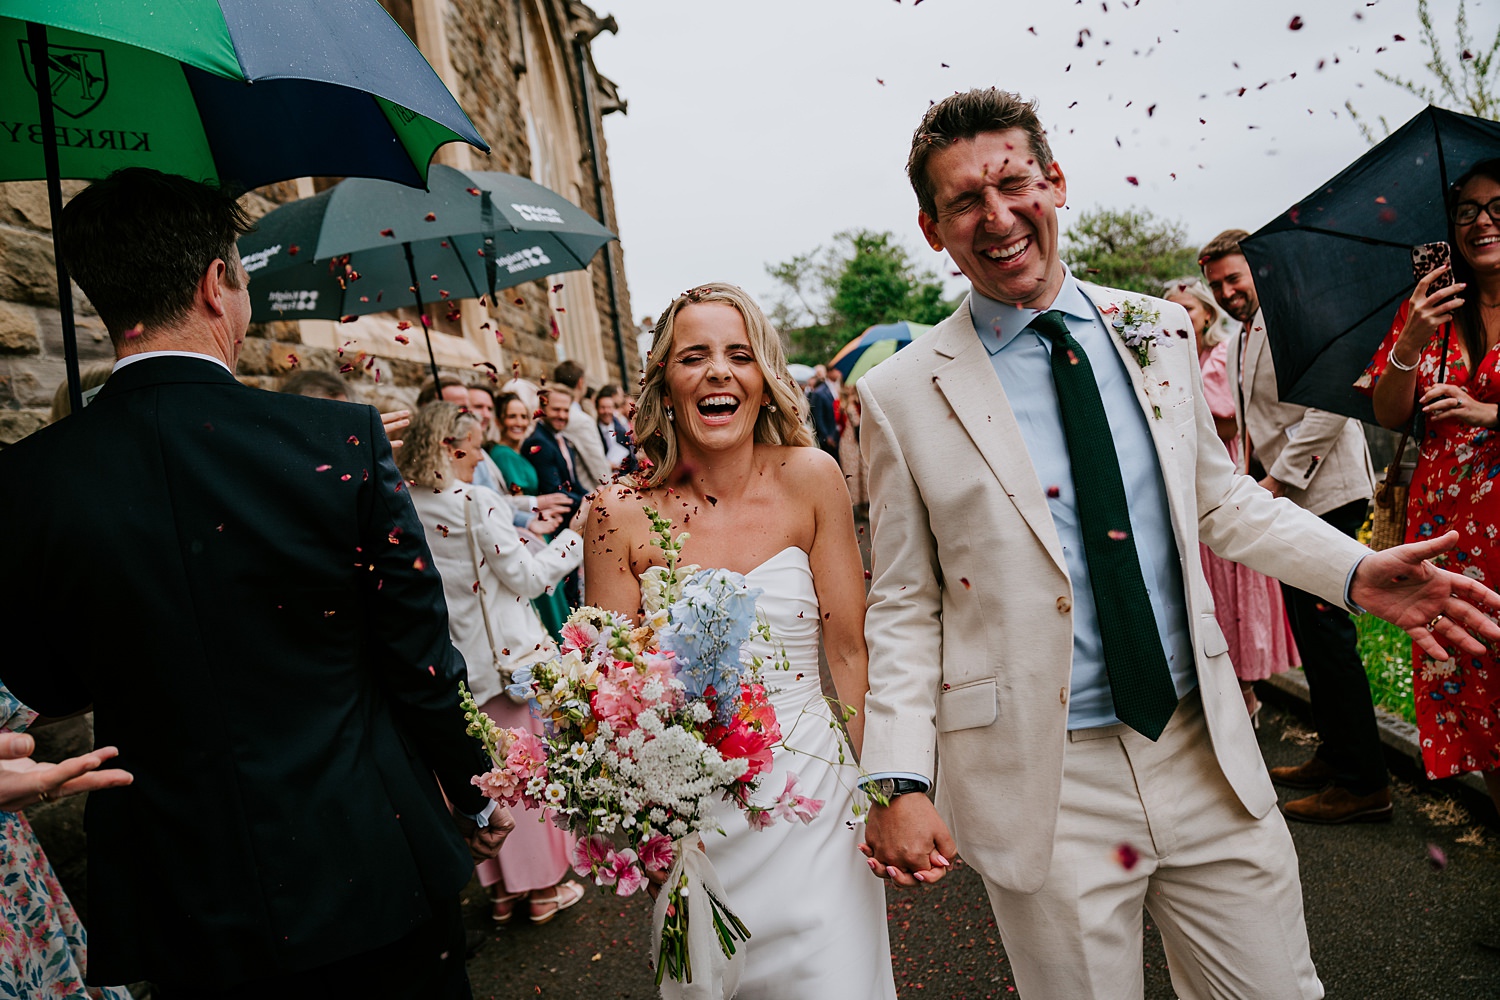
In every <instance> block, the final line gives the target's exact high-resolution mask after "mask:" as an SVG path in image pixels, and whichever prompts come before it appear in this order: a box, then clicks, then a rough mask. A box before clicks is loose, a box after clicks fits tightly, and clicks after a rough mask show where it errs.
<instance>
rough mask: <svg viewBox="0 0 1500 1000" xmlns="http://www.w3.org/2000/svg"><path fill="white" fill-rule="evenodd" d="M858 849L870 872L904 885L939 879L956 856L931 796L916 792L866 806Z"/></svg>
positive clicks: (955, 849) (928, 882) (956, 850)
mask: <svg viewBox="0 0 1500 1000" xmlns="http://www.w3.org/2000/svg"><path fill="white" fill-rule="evenodd" d="M860 850H861V851H863V852H864V854H865V856H866V857H868V858H869V859H870V871H871V872H873V873H874V874H876V875H878V876H880V877H881V878H888V879H890V880H891V882H892V883H894V884H895V885H899V886H902V887H906V888H909V887H911V886H914V885H917V884H919V883H921V884H927V885H930V884H931V883H933V882H936V881H938V880H940V879H941V878H942V877H943V876H944V875H946V874H948V870H949V869H950V868H951V867H952V866H953V860H952V859H953V858H956V857H957V856H958V847H957V845H955V844H954V843H953V835H952V834H951V833H949V832H948V826H947V824H945V823H944V822H943V819H942V817H941V816H939V815H938V813H937V809H936V808H935V807H934V806H933V804H932V800H931V799H929V798H928V797H927V796H925V795H920V794H918V793H916V792H910V793H908V794H906V795H898V796H897V797H896V798H894V799H892V800H891V804H890V805H888V806H882V805H872V806H871V807H870V815H869V817H868V818H867V819H866V820H865V843H864V844H861V845H860Z"/></svg>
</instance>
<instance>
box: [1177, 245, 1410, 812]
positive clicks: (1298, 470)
mask: <svg viewBox="0 0 1500 1000" xmlns="http://www.w3.org/2000/svg"><path fill="white" fill-rule="evenodd" d="M1249 235H1250V234H1249V233H1247V232H1245V231H1244V230H1243V229H1229V230H1225V231H1224V232H1222V233H1220V234H1219V235H1218V236H1215V237H1214V238H1213V239H1212V240H1210V241H1209V242H1208V243H1207V244H1206V245H1205V246H1204V247H1203V249H1202V251H1200V252H1199V255H1198V264H1199V267H1201V268H1202V271H1203V280H1204V282H1205V283H1206V284H1207V285H1208V287H1209V290H1210V291H1211V292H1213V296H1214V299H1215V301H1217V302H1218V304H1219V305H1220V306H1221V307H1222V308H1223V309H1224V311H1225V312H1227V313H1228V314H1229V315H1230V316H1232V317H1233V318H1234V319H1235V320H1237V321H1239V323H1240V324H1241V327H1240V330H1239V331H1238V335H1237V336H1236V337H1235V338H1234V339H1233V341H1231V342H1230V344H1229V349H1228V358H1227V360H1226V365H1225V367H1226V370H1227V373H1228V374H1227V378H1228V381H1229V385H1230V388H1232V389H1233V390H1234V397H1233V398H1234V402H1235V416H1236V419H1237V420H1238V421H1239V429H1240V433H1242V434H1243V435H1244V437H1245V438H1246V440H1247V442H1248V443H1247V444H1244V445H1242V446H1241V448H1240V458H1239V465H1238V466H1237V468H1239V469H1240V470H1241V471H1244V472H1249V471H1250V468H1251V466H1250V464H1249V462H1250V460H1251V459H1252V458H1254V459H1258V460H1259V461H1260V462H1261V463H1263V465H1264V469H1263V470H1258V471H1259V472H1263V475H1262V476H1261V479H1260V484H1261V486H1263V487H1264V488H1265V489H1267V490H1269V491H1270V492H1271V494H1272V495H1274V496H1278V497H1282V496H1284V497H1286V498H1287V499H1289V500H1291V501H1292V502H1293V503H1295V504H1296V505H1297V506H1299V507H1302V508H1303V509H1305V510H1308V511H1311V512H1312V513H1313V514H1316V515H1317V516H1318V517H1320V518H1321V519H1322V520H1323V522H1324V523H1325V524H1330V525H1332V526H1333V527H1335V528H1337V529H1338V530H1339V531H1342V532H1343V533H1344V534H1345V535H1348V536H1349V537H1350V538H1353V537H1354V536H1355V534H1356V533H1357V532H1358V531H1359V529H1360V528H1361V527H1362V526H1363V525H1364V523H1365V517H1366V516H1367V514H1368V513H1369V509H1370V497H1371V495H1372V494H1373V493H1374V490H1375V473H1374V471H1373V470H1372V469H1371V467H1370V451H1369V448H1368V447H1367V446H1366V444H1365V435H1364V431H1362V430H1361V429H1360V426H1359V421H1358V420H1352V419H1350V418H1349V417H1346V416H1343V415H1342V414H1338V413H1330V412H1328V411H1326V410H1319V409H1317V408H1315V407H1308V406H1301V405H1298V404H1296V403H1288V402H1285V401H1283V400H1282V399H1281V395H1280V389H1279V387H1278V386H1277V383H1276V367H1275V364H1274V363H1273V361H1272V358H1271V341H1270V338H1269V336H1268V335H1267V333H1266V322H1265V315H1264V314H1263V313H1262V311H1261V308H1260V297H1259V295H1258V293H1257V292H1256V289H1255V276H1254V274H1253V273H1252V272H1251V269H1250V265H1249V263H1247V262H1246V260H1245V255H1244V254H1243V253H1242V252H1241V251H1240V240H1242V239H1245V238H1247V237H1248V236H1249ZM1281 596H1282V600H1283V601H1284V602H1285V604H1286V611H1287V617H1288V618H1289V619H1290V620H1291V623H1292V634H1293V635H1294V636H1296V639H1297V651H1298V653H1299V654H1301V657H1302V661H1303V674H1304V675H1305V676H1306V677H1307V688H1308V694H1309V697H1310V699H1311V702H1312V715H1313V725H1314V727H1315V728H1316V729H1317V731H1318V736H1319V738H1320V742H1319V744H1318V748H1317V749H1316V750H1315V751H1314V752H1313V755H1312V756H1311V757H1310V758H1308V759H1307V760H1305V761H1303V762H1302V763H1300V764H1290V765H1287V766H1284V767H1273V768H1271V780H1272V781H1274V782H1276V783H1277V784H1278V785H1283V786H1285V787H1287V788H1299V789H1303V790H1304V791H1307V792H1309V793H1311V794H1308V795H1305V796H1303V797H1301V798H1296V799H1292V800H1291V801H1290V802H1287V803H1286V804H1285V805H1284V806H1282V812H1284V813H1286V815H1287V817H1288V818H1289V819H1294V820H1298V821H1301V822H1304V823H1370V822H1384V821H1385V820H1388V819H1390V817H1391V791H1390V787H1389V785H1390V776H1389V774H1388V773H1387V771H1386V766H1385V751H1384V750H1383V749H1382V747H1381V745H1380V730H1379V728H1378V727H1377V726H1376V725H1375V705H1374V702H1373V701H1372V699H1371V696H1370V680H1369V677H1368V676H1367V675H1366V674H1365V666H1364V661H1363V660H1361V659H1360V657H1359V649H1358V648H1357V639H1358V636H1357V635H1356V633H1355V629H1354V619H1353V618H1352V617H1350V615H1349V614H1348V613H1347V612H1346V611H1345V610H1344V609H1343V608H1341V607H1339V606H1338V605H1337V604H1334V603H1330V602H1329V601H1326V600H1324V599H1323V598H1321V597H1319V596H1318V595H1316V594H1313V593H1310V592H1308V591H1306V590H1303V589H1301V588H1299V587H1295V586H1292V585H1291V584H1289V583H1286V582H1285V581H1283V582H1282V585H1281Z"/></svg>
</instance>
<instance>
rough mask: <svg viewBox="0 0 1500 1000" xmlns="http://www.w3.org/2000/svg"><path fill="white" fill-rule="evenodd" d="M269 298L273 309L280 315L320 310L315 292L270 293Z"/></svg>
mask: <svg viewBox="0 0 1500 1000" xmlns="http://www.w3.org/2000/svg"><path fill="white" fill-rule="evenodd" d="M267 298H268V301H269V302H270V303H271V308H272V309H273V310H274V311H276V312H279V313H281V312H312V311H313V310H314V309H317V308H318V293H317V292H315V291H307V290H297V291H290V292H281V291H277V292H269V293H267Z"/></svg>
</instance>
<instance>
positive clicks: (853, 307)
mask: <svg viewBox="0 0 1500 1000" xmlns="http://www.w3.org/2000/svg"><path fill="white" fill-rule="evenodd" d="M766 273H767V274H769V275H770V276H771V277H772V278H775V279H776V282H777V286H778V289H777V291H778V295H777V298H776V301H774V302H773V304H772V306H771V310H770V317H771V321H772V322H773V323H775V324H776V325H777V327H778V329H780V330H781V331H782V333H783V334H784V335H785V336H786V338H787V341H788V358H789V360H791V361H793V362H800V363H802V364H809V365H816V364H824V363H826V362H827V361H828V359H829V358H831V357H833V355H834V354H835V353H837V351H838V349H839V348H841V347H843V346H844V344H846V343H848V342H849V341H850V340H852V339H853V338H854V337H856V336H858V335H859V334H860V333H862V332H864V331H865V330H866V329H867V328H869V327H871V326H874V325H876V324H878V323H894V322H896V321H897V320H903V319H904V320H910V321H911V322H914V323H936V322H938V321H939V320H941V319H942V318H943V317H945V316H947V315H948V313H950V312H952V311H953V308H954V304H953V303H951V302H948V301H946V300H945V299H944V297H943V286H942V284H941V283H940V282H939V281H938V279H937V276H936V275H935V274H933V273H932V272H930V271H926V270H922V269H920V268H918V267H917V265H916V263H915V262H914V261H913V260H912V258H911V254H910V253H909V252H908V251H907V249H906V247H905V246H903V245H902V244H901V242H900V241H899V240H898V239H897V238H896V236H895V234H893V233H889V232H874V231H873V230H868V229H852V230H849V231H847V232H842V233H839V234H838V235H837V236H835V237H834V238H833V243H832V245H830V246H827V247H821V246H820V247H815V248H814V249H813V250H811V251H810V252H808V253H805V254H799V255H797V256H795V257H792V258H791V259H790V260H786V261H782V262H780V263H778V264H767V265H766Z"/></svg>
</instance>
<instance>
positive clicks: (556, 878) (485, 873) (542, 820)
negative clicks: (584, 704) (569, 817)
mask: <svg viewBox="0 0 1500 1000" xmlns="http://www.w3.org/2000/svg"><path fill="white" fill-rule="evenodd" d="M480 709H481V710H482V711H483V712H484V714H485V715H488V716H489V717H490V718H491V719H493V720H494V722H495V725H497V726H503V727H505V728H507V729H529V730H531V731H532V732H533V733H536V734H537V735H541V733H542V722H541V720H540V719H537V718H535V717H533V716H532V714H531V708H530V706H528V705H517V704H516V703H515V702H513V701H511V700H510V699H509V698H507V697H506V696H505V695H503V694H501V695H499V696H497V697H495V698H491V699H490V700H489V701H487V702H485V703H484V704H483V705H481V706H480ZM510 812H511V815H512V816H514V817H515V821H516V828H515V829H514V830H512V831H511V834H510V836H509V837H506V838H505V844H504V845H503V846H502V847H501V848H500V853H499V854H498V855H497V856H496V857H495V859H494V860H493V861H481V862H480V863H479V864H478V865H477V866H476V867H475V869H474V870H475V872H476V873H478V875H479V884H480V885H487V886H488V885H495V884H497V883H499V884H500V886H501V887H502V888H503V889H504V891H506V892H530V891H531V890H533V889H546V888H548V887H549V886H554V885H556V884H557V883H559V882H561V881H562V880H563V876H565V875H567V873H568V866H569V861H568V858H569V855H570V854H571V853H572V851H573V841H574V837H573V835H572V834H571V833H568V832H567V831H566V830H561V829H559V828H558V827H557V826H555V825H553V823H552V821H551V820H549V819H548V818H547V816H546V814H545V813H544V812H543V811H542V810H539V809H527V808H526V807H524V806H519V805H517V806H511V809H510Z"/></svg>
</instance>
